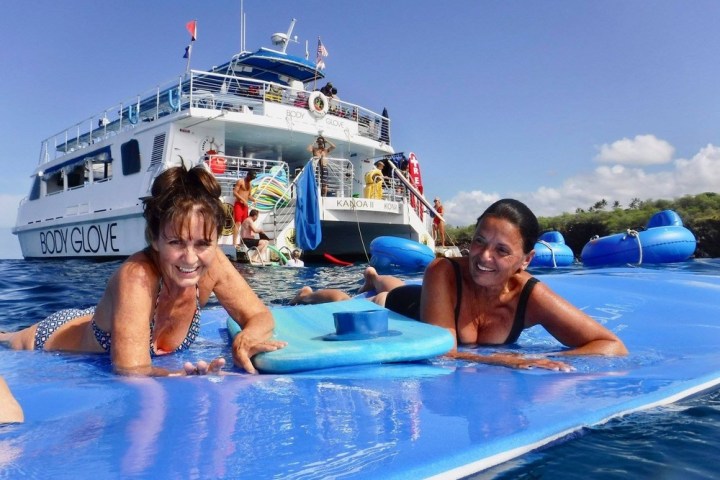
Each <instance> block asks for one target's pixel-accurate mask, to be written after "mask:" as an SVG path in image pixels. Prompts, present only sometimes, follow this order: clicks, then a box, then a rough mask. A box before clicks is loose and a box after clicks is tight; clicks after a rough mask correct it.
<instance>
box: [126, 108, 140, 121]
mask: <svg viewBox="0 0 720 480" xmlns="http://www.w3.org/2000/svg"><path fill="white" fill-rule="evenodd" d="M133 111H134V112H135V113H133ZM139 117H140V105H138V106H137V108H133V106H132V105H128V120H129V121H130V123H132V124H133V125H135V124H137V123H138V120H139Z"/></svg>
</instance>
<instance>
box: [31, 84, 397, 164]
mask: <svg viewBox="0 0 720 480" xmlns="http://www.w3.org/2000/svg"><path fill="white" fill-rule="evenodd" d="M312 93H313V92H311V91H308V90H304V89H299V88H291V87H289V86H285V85H280V84H276V83H269V82H264V81H260V80H255V79H252V78H246V77H241V76H237V75H226V74H221V73H214V72H206V71H198V70H192V71H190V72H189V73H187V74H184V75H181V76H179V77H178V78H176V79H174V80H171V81H169V82H166V83H164V84H161V85H158V86H156V87H155V88H152V89H150V90H148V91H146V92H144V93H142V94H139V95H136V96H133V97H131V98H128V99H126V100H124V101H122V102H120V103H117V104H114V105H112V106H110V107H108V108H106V109H105V110H103V111H101V112H99V113H97V114H95V115H92V116H90V117H88V118H86V119H84V120H82V121H80V122H78V123H76V124H74V125H72V126H71V127H69V128H66V129H64V130H62V131H60V132H58V133H56V134H55V135H52V136H50V137H48V138H47V139H45V140H44V141H43V142H42V144H41V151H40V159H39V164H41V165H42V164H44V163H47V162H51V161H53V160H55V159H57V158H60V157H63V156H65V155H68V154H71V153H73V152H75V151H76V150H79V149H84V148H88V147H92V146H93V144H95V143H97V142H99V141H102V140H105V139H107V138H110V137H112V136H114V135H117V134H118V133H121V132H123V131H126V130H130V129H133V128H135V127H137V126H138V125H142V124H145V123H146V122H152V121H155V120H158V119H160V118H163V117H165V116H168V115H171V114H174V113H177V112H181V111H186V110H188V109H191V108H203V109H210V110H216V111H218V112H220V113H222V112H225V111H227V112H244V113H252V114H255V115H264V114H265V106H266V105H268V104H269V103H279V104H283V105H286V106H288V107H294V108H302V109H307V108H308V99H309V97H310V96H311V95H312ZM328 104H329V105H328V111H327V115H333V116H336V117H340V118H344V119H347V120H350V121H353V122H357V128H358V135H360V136H363V137H367V138H371V139H373V140H377V141H380V142H385V143H389V139H390V119H388V118H387V117H383V116H382V115H379V114H377V113H375V112H373V111H371V110H368V109H366V108H363V107H360V106H359V105H355V104H352V103H348V102H345V101H341V100H339V99H335V98H331V99H329V100H328Z"/></svg>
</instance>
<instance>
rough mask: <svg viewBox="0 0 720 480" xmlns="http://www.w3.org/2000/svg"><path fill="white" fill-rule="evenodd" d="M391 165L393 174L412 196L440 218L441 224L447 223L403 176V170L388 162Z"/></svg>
mask: <svg viewBox="0 0 720 480" xmlns="http://www.w3.org/2000/svg"><path fill="white" fill-rule="evenodd" d="M387 163H388V164H389V165H390V168H391V169H392V171H393V173H395V175H396V177H397V178H398V179H399V180H400V181H401V182H402V183H404V184H405V186H406V187H407V189H408V190H409V192H410V194H412V195H413V196H414V197H415V198H417V199H418V201H419V202H421V203H422V204H423V205H425V207H427V209H428V211H429V212H430V213H431V214H433V215H434V216H436V217H438V218H439V219H440V221H441V222H445V219H444V218H443V216H442V215H440V214H439V213H438V211H437V210H435V208H434V207H433V206H432V205H431V204H430V202H428V201H427V199H426V198H425V196H424V195H423V194H422V193H420V192H419V191H418V190H417V188H415V187H414V186H413V185H412V184H411V183H410V181H409V180H408V179H407V178H406V177H405V175H403V173H402V170H400V169H399V168H398V167H397V165H395V162H387Z"/></svg>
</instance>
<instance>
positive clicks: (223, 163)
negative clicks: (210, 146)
mask: <svg viewBox="0 0 720 480" xmlns="http://www.w3.org/2000/svg"><path fill="white" fill-rule="evenodd" d="M217 153H218V152H216V151H215V150H208V151H207V152H205V155H206V156H205V161H206V162H207V163H208V165H209V166H210V171H211V172H213V173H218V174H220V173H225V168H226V167H227V160H226V159H225V157H218V156H216V155H217Z"/></svg>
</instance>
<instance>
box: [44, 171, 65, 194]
mask: <svg viewBox="0 0 720 480" xmlns="http://www.w3.org/2000/svg"><path fill="white" fill-rule="evenodd" d="M42 178H43V180H44V181H45V186H46V190H47V194H48V195H52V194H53V193H58V192H62V191H63V190H65V171H64V170H57V171H55V172H51V173H46V174H45V175H43V177H42Z"/></svg>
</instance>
